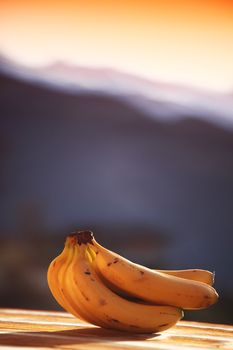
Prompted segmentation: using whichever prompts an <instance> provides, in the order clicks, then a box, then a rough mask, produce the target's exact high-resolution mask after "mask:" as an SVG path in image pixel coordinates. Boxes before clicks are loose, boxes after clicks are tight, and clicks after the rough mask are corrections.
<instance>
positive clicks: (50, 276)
mask: <svg viewBox="0 0 233 350" xmlns="http://www.w3.org/2000/svg"><path fill="white" fill-rule="evenodd" d="M67 244H68V239H67V240H66V243H65V247H64V249H63V251H62V252H61V254H60V255H58V256H57V257H56V258H55V259H54V260H53V261H52V262H51V263H50V265H49V268H48V272H47V282H48V286H49V289H50V291H51V293H52V295H53V297H54V298H55V299H56V301H57V302H58V304H59V305H60V306H61V307H62V308H63V309H67V308H66V304H65V301H64V298H63V295H62V293H61V291H60V290H59V285H60V283H59V279H58V275H59V271H60V270H61V268H62V267H63V266H65V264H66V261H67V258H68V249H67Z"/></svg>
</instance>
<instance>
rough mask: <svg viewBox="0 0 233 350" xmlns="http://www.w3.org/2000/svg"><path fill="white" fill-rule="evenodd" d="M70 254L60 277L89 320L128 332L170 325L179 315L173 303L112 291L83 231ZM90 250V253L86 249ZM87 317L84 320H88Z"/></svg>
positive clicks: (69, 297)
mask: <svg viewBox="0 0 233 350" xmlns="http://www.w3.org/2000/svg"><path fill="white" fill-rule="evenodd" d="M77 240H78V243H77V244H74V245H73V248H71V247H70V248H69V249H74V256H73V258H72V263H71V264H70V265H69V267H68V269H67V271H66V276H65V279H64V281H63V288H64V290H65V296H66V300H68V302H69V303H71V304H72V307H73V308H74V305H76V307H77V309H78V313H81V314H82V315H84V312H85V314H86V315H88V316H87V317H88V319H91V322H92V323H93V324H96V325H98V326H101V327H106V328H115V329H119V330H123V331H130V332H138V333H145V332H150V333H151V332H158V331H162V330H165V329H168V328H170V327H171V326H173V325H174V324H176V322H177V321H178V320H180V319H181V318H182V316H183V313H182V310H181V309H179V308H176V307H173V306H158V305H149V304H141V303H136V302H131V301H128V300H126V299H124V298H122V297H120V296H118V295H117V294H115V293H114V292H112V291H111V290H110V289H109V288H108V287H107V286H106V285H105V284H104V283H103V281H102V280H101V279H100V278H99V276H98V275H97V273H96V271H95V269H94V267H93V266H94V260H93V258H94V256H95V255H94V254H93V252H91V250H90V249H91V248H90V246H91V244H90V243H89V238H88V235H87V234H84V235H82V234H81V235H77ZM90 252H91V253H90ZM88 319H87V320H88Z"/></svg>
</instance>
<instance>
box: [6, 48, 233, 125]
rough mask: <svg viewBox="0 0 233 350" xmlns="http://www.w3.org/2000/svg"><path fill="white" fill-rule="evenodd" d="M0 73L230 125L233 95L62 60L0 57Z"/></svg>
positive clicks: (159, 113)
mask: <svg viewBox="0 0 233 350" xmlns="http://www.w3.org/2000/svg"><path fill="white" fill-rule="evenodd" d="M0 72H5V73H7V74H8V75H9V74H11V75H12V76H13V77H14V76H17V77H18V78H21V79H23V80H27V81H34V82H37V83H40V84H42V85H45V86H47V87H52V88H53V89H54V88H55V89H60V90H63V91H64V90H65V91H68V92H70V93H71V92H72V93H74V94H80V93H89V94H90V93H94V94H104V95H109V96H116V97H120V98H121V100H124V101H125V102H126V103H127V104H128V105H129V106H133V107H136V108H137V109H138V110H141V111H142V112H143V113H146V114H147V115H148V116H150V117H152V118H158V119H162V120H163V121H165V120H173V119H181V118H184V117H186V116H187V115H193V117H198V118H199V119H204V120H207V121H211V122H213V123H216V124H217V125H219V126H222V127H226V128H229V127H230V128H233V98H232V95H231V94H230V93H229V94H224V93H217V92H213V91H204V90H201V89H197V88H196V89H195V88H192V87H188V86H181V85H176V84H169V83H164V82H163V83H162V82H157V81H153V80H149V79H146V78H143V77H138V76H134V75H132V74H128V73H125V72H120V71H117V70H114V69H110V68H93V67H82V66H77V65H74V64H69V63H66V62H62V61H57V62H54V63H52V64H50V65H47V66H44V67H26V66H23V65H19V64H17V63H16V62H13V61H12V60H11V59H8V58H6V57H5V56H4V55H2V56H0Z"/></svg>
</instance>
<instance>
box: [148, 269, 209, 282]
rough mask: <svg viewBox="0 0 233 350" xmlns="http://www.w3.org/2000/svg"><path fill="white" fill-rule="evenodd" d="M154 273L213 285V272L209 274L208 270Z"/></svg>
mask: <svg viewBox="0 0 233 350" xmlns="http://www.w3.org/2000/svg"><path fill="white" fill-rule="evenodd" d="M154 271H157V272H161V273H166V274H167V275H172V276H176V277H181V278H185V279H188V280H193V281H198V282H202V283H206V284H208V285H210V286H212V285H213V284H214V272H210V271H208V270H201V269H188V270H157V269H154Z"/></svg>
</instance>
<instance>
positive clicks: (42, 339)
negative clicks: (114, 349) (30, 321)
mask: <svg viewBox="0 0 233 350" xmlns="http://www.w3.org/2000/svg"><path fill="white" fill-rule="evenodd" d="M160 335H161V333H154V334H137V333H126V332H120V331H115V330H108V329H103V328H97V327H96V328H89V327H88V328H79V329H69V330H62V331H52V332H47V331H46V332H45V331H37V332H30V331H29V332H27V331H23V332H15V333H11V334H9V333H8V334H0V346H1V345H5V346H18V347H20V346H22V347H46V348H47V347H57V346H62V345H73V344H88V343H91V344H95V343H96V344H97V343H99V345H100V343H106V342H117V341H134V342H135V341H142V340H147V339H152V338H155V337H160Z"/></svg>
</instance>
